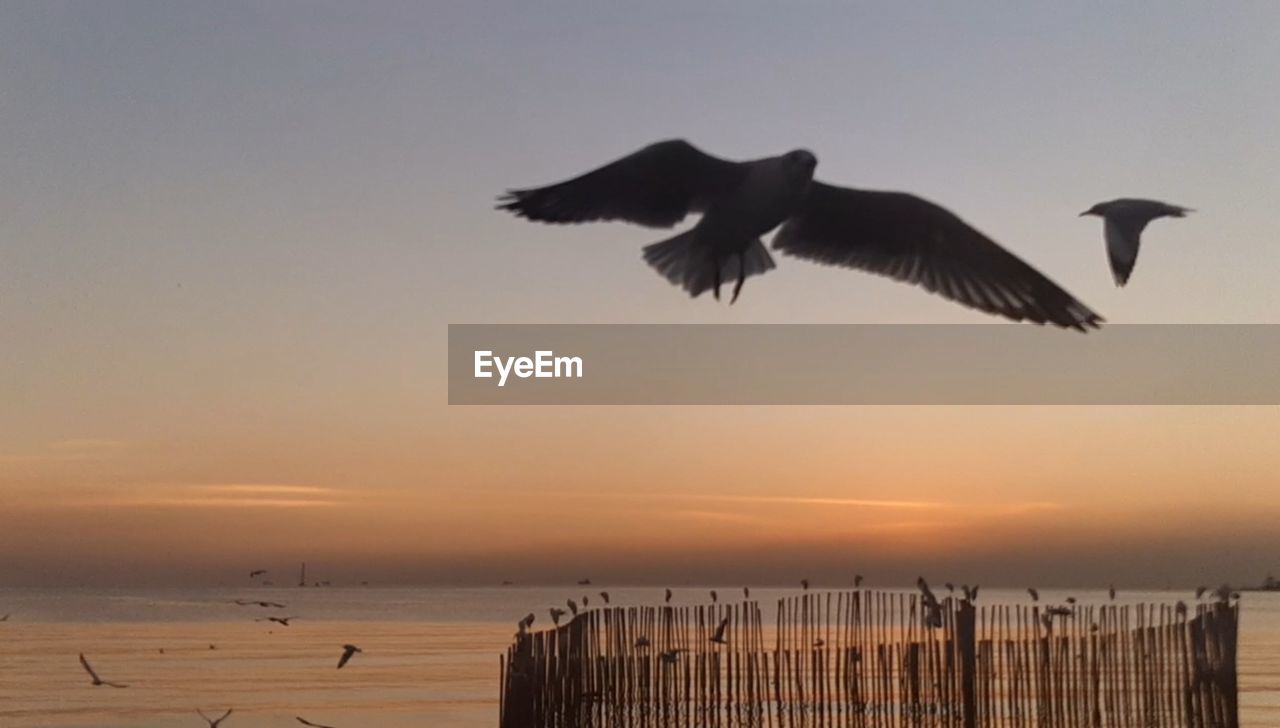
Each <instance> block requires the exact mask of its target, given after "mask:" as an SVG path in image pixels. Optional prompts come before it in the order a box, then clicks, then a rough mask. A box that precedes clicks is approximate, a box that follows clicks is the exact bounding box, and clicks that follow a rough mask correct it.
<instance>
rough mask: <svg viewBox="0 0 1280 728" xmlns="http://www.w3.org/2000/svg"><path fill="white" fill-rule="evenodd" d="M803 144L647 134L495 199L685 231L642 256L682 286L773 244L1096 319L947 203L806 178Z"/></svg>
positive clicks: (1039, 314)
mask: <svg viewBox="0 0 1280 728" xmlns="http://www.w3.org/2000/svg"><path fill="white" fill-rule="evenodd" d="M817 164H818V159H817V157H815V156H814V154H813V153H812V152H810V151H808V150H805V149H795V150H792V151H790V152H787V153H785V154H782V155H779V156H776V157H766V158H763V159H756V160H752V161H746V162H735V161H729V160H726V159H721V158H719V157H715V156H712V155H710V154H707V153H706V152H703V151H702V150H700V149H698V148H697V147H695V146H694V145H692V144H690V143H689V142H687V141H684V140H680V139H675V140H668V141H662V142H657V143H656V144H651V145H649V146H647V147H645V148H643V149H641V150H639V151H637V152H633V153H632V154H630V155H627V156H626V157H623V158H621V159H618V160H616V161H614V162H611V163H609V164H606V165H605V166H603V167H600V168H598V169H595V170H593V171H591V172H587V173H586V174H583V175H580V176H578V177H574V178H573V179H569V180H566V181H564V182H560V183H557V184H552V185H548V186H546V187H536V188H529V189H513V190H509V191H508V192H507V193H506V195H504V196H502V197H500V198H499V199H498V205H497V207H498V209H501V210H506V211H509V212H511V213H514V214H515V215H517V216H519V217H523V218H526V219H529V220H533V221H538V222H545V223H561V224H563V223H583V222H593V221H608V220H621V221H625V222H631V223H636V224H639V225H644V226H646V227H653V228H670V227H672V226H674V225H676V224H677V223H679V222H680V221H681V220H683V219H684V218H685V217H686V216H687V215H688V214H689V213H691V212H696V213H702V217H701V218H700V219H699V220H698V222H697V224H696V225H694V226H693V227H692V228H691V229H689V230H687V231H685V232H683V233H681V234H679V235H676V236H675V237H672V238H670V239H668V240H664V241H662V242H658V243H654V244H652V245H649V246H647V247H646V248H645V249H644V259H645V261H646V262H648V263H649V265H651V266H652V267H653V268H654V269H655V270H657V271H658V273H659V274H661V275H662V276H663V277H664V278H666V279H667V280H668V281H670V282H671V283H672V284H674V285H678V286H680V287H681V288H683V289H684V290H685V292H687V293H688V294H689V295H690V296H694V297H696V296H698V295H700V294H702V293H703V292H705V291H708V290H710V291H712V292H713V294H714V295H715V297H716V298H717V299H719V298H720V286H721V284H722V283H723V282H725V281H727V280H731V279H734V278H736V279H737V282H736V283H735V285H734V288H733V298H732V299H731V300H730V302H731V303H732V302H733V301H736V300H737V298H738V295H739V294H740V293H741V292H742V286H743V284H744V283H745V282H746V279H747V278H749V277H751V276H754V275H760V274H763V273H766V272H768V271H769V270H772V269H773V268H774V267H776V266H775V264H774V262H773V258H772V256H770V255H769V251H768V250H767V249H766V248H765V246H764V243H763V242H762V241H761V239H760V238H761V236H762V235H764V234H766V233H768V232H769V231H770V230H773V229H774V228H779V227H780V229H779V231H778V233H777V234H776V235H775V236H774V237H773V249H774V250H776V251H779V252H781V253H784V254H786V255H791V256H794V257H797V258H803V259H806V260H810V261H812V262H815V263H819V264H823V265H835V266H841V267H845V268H854V269H858V270H862V271H865V272H867V273H874V274H878V275H883V276H888V277H890V278H893V279H895V280H898V281H901V282H904V283H911V284H915V285H919V286H922V287H924V288H925V289H926V290H928V291H931V292H933V293H936V294H938V295H940V296H943V297H945V298H948V299H950V300H952V301H955V302H956V303H959V304H962V305H964V306H968V307H970V308H975V309H978V310H980V311H984V312H986V313H989V314H995V315H999V316H1004V317H1005V318H1009V319H1013V320H1015V321H1030V322H1034V323H1037V324H1045V323H1051V324H1054V325H1057V326H1062V327H1067V328H1072V329H1077V330H1080V331H1084V330H1086V329H1087V328H1088V327H1096V326H1098V324H1100V323H1101V322H1102V317H1100V316H1098V315H1097V314H1096V313H1094V312H1093V311H1091V310H1090V309H1089V308H1088V307H1087V306H1085V305H1084V304H1083V303H1081V302H1079V301H1077V300H1076V299H1075V298H1074V297H1073V296H1072V295H1071V294H1069V293H1067V292H1066V291H1065V290H1063V289H1062V288H1060V287H1059V286H1058V285H1057V284H1056V283H1054V282H1053V281H1051V280H1049V279H1048V278H1047V277H1045V276H1044V275H1043V274H1041V273H1040V272H1039V271H1037V270H1036V269H1035V268H1032V267H1031V266H1030V265H1028V264H1027V263H1025V262H1024V261H1023V260H1022V259H1020V258H1018V257H1017V256H1016V255H1014V254H1013V253H1010V252H1009V251H1007V250H1005V249H1004V248H1002V247H1001V246H1000V245H999V244H997V243H996V242H995V241H993V240H992V239H991V238H989V237H987V236H986V235H984V234H983V233H982V232H979V231H978V230H977V229H976V228H974V227H972V226H970V225H969V224H968V223H966V222H965V221H964V220H962V219H960V218H959V217H958V216H956V215H955V214H954V213H952V212H951V211H949V210H947V209H945V208H943V207H940V206H938V205H936V204H934V203H932V202H930V201H928V200H925V199H922V198H920V197H916V196H915V195H911V194H907V193H904V192H880V191H871V190H859V189H851V188H847V187H837V186H834V185H829V184H826V183H824V182H819V181H817V180H815V179H814V178H813V172H814V169H815V168H816V167H817Z"/></svg>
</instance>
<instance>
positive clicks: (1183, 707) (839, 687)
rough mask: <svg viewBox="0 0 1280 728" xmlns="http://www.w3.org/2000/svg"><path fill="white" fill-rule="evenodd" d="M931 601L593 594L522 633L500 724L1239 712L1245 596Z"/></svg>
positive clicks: (1196, 725) (1155, 719)
mask: <svg viewBox="0 0 1280 728" xmlns="http://www.w3.org/2000/svg"><path fill="white" fill-rule="evenodd" d="M934 604H935V605H936V606H934V607H930V606H927V605H926V603H925V601H924V599H922V598H921V596H920V595H919V594H907V593H895V592H875V591H856V592H840V593H806V594H804V595H801V596H796V597H792V598H788V599H783V600H781V601H780V602H779V603H778V608H777V612H776V618H775V619H774V620H772V622H773V623H772V624H769V625H766V624H765V621H764V619H763V618H762V613H761V610H760V608H759V605H758V604H757V603H755V602H745V603H739V604H718V605H717V604H712V605H702V606H679V607H670V606H662V607H606V608H602V609H592V610H588V611H584V612H583V613H582V614H580V615H578V616H577V617H576V618H574V619H573V620H572V621H570V622H568V623H567V624H565V625H562V626H560V627H558V628H556V629H552V630H546V631H540V632H530V633H527V634H521V635H517V637H516V640H515V643H514V644H513V645H512V646H511V647H510V648H509V649H508V650H507V653H506V655H504V656H503V657H502V659H501V660H500V663H501V665H500V667H501V680H502V699H501V707H500V716H501V717H500V721H501V727H502V728H552V727H555V728H562V727H563V728H572V727H575V726H583V727H587V726H591V727H601V728H603V727H605V726H610V727H617V728H632V727H635V728H643V727H648V726H654V727H658V726H662V727H669V728H694V727H698V728H701V727H703V726H707V727H716V728H720V727H724V728H729V727H731V726H734V727H736V726H760V727H762V728H764V727H767V728H773V727H774V726H777V728H800V727H804V728H809V727H814V728H817V727H825V726H866V727H869V728H888V727H889V726H912V727H920V728H923V727H925V726H964V727H965V728H970V727H973V726H998V727H1001V728H1004V727H1008V728H1017V727H1021V726H1035V727H1037V728H1041V727H1053V728H1058V727H1061V728H1076V727H1077V726H1124V727H1132V728H1138V727H1141V728H1147V727H1155V728H1164V727H1166V726H1168V727H1173V726H1180V727H1189V728H1218V727H1223V728H1236V727H1237V726H1238V718H1237V712H1238V711H1237V705H1236V697H1237V687H1236V644H1237V626H1238V620H1239V605H1238V603H1232V602H1228V601H1215V602H1203V603H1199V604H1194V605H1192V606H1191V607H1190V608H1189V609H1188V608H1186V607H1184V606H1182V605H1181V603H1179V605H1149V604H1142V605H1123V606H1122V605H1116V604H1106V605H1102V606H1078V607H1077V606H1065V605H1063V606H1055V607H1053V608H1052V611H1051V610H1050V608H1049V607H1048V606H1047V605H1043V604H1031V603H1028V604H1025V605H1001V604H997V605H990V606H987V605H978V604H975V603H972V602H969V601H965V600H957V599H951V598H948V599H945V600H942V601H941V602H940V603H938V602H934ZM726 620H727V622H726ZM722 622H725V629H724V634H723V641H722V642H716V641H712V639H711V638H712V636H714V635H715V633H716V631H717V628H718V627H719V626H720V624H721V623H722ZM766 642H768V644H766Z"/></svg>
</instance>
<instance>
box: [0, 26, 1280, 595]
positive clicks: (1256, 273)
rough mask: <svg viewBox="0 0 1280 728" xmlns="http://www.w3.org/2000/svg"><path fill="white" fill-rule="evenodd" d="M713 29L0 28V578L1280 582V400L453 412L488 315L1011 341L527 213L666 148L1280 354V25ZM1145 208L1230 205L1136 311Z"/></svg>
mask: <svg viewBox="0 0 1280 728" xmlns="http://www.w3.org/2000/svg"><path fill="white" fill-rule="evenodd" d="M685 5H686V4H685V3H677V2H664V3H651V4H644V6H643V7H641V6H639V5H637V6H634V7H630V8H622V9H620V8H612V7H606V6H605V5H603V4H598V3H589V2H585V1H584V2H576V3H566V2H558V3H551V4H549V5H546V6H544V5H540V6H539V7H538V9H537V10H536V11H535V10H534V9H533V8H532V6H526V4H524V3H515V2H501V3H497V2H495V3H394V4H393V3H380V4H373V5H372V6H369V7H366V6H364V5H361V6H359V7H358V8H357V7H356V6H353V5H350V4H346V3H300V2H275V3H267V4H259V3H231V2H228V3H217V4H208V3H168V2H116V3H92V4H89V3H72V2H65V3H64V2H47V3H6V4H3V5H0V160H2V162H3V169H4V173H3V175H0V341H2V342H4V343H3V346H0V556H2V558H0V585H27V584H38V585H44V584H48V585H64V584H65V585H81V584H94V585H108V586H109V585H129V584H139V583H148V584H151V583H155V584H207V583H228V582H232V581H235V580H238V579H241V578H242V574H243V572H244V571H246V570H247V569H249V568H270V569H272V570H273V571H276V572H280V571H287V572H288V573H292V570H293V569H294V568H295V567H296V564H297V562H298V561H302V560H306V561H307V562H308V563H309V564H311V565H312V566H311V568H312V569H313V573H315V574H316V575H317V578H332V579H334V580H338V581H341V580H355V579H371V580H375V581H377V582H379V583H441V584H455V583H459V584H460V583H467V584H488V583H494V582H495V581H498V580H501V579H515V580H520V581H531V582H556V581H566V580H570V579H576V578H580V576H581V575H583V574H591V575H593V576H594V578H595V579H596V581H598V582H601V583H603V582H608V581H615V582H634V583H649V582H658V581H666V580H677V581H683V582H695V581H703V582H705V581H712V582H718V581H721V580H723V581H726V582H729V583H740V582H742V581H750V580H754V582H755V583H761V584H765V583H792V582H793V581H794V578H793V577H794V575H796V574H797V573H800V572H804V573H805V574H807V575H809V576H811V577H812V578H814V579H815V580H816V581H819V582H820V583H821V582H823V581H825V582H827V583H847V581H848V580H849V579H850V578H851V574H852V573H855V572H861V573H864V574H868V575H871V576H874V577H877V578H879V579H880V580H881V581H883V582H888V583H907V582H908V581H910V580H912V579H914V577H915V575H916V574H917V573H921V572H923V573H929V574H934V575H936V576H937V578H938V579H944V578H953V579H954V580H955V581H963V580H981V581H983V582H984V583H989V584H992V585H995V584H1004V583H1013V584H1016V583H1019V582H1020V581H1021V580H1024V579H1025V578H1028V576H1029V575H1036V576H1037V577H1038V580H1039V582H1040V583H1044V584H1051V583H1056V584H1061V585H1088V584H1105V583H1107V582H1112V581H1114V582H1117V583H1124V584H1132V585H1142V586H1163V585H1166V584H1193V583H1198V582H1201V581H1209V580H1223V579H1230V580H1234V581H1236V582H1245V581H1251V580H1259V579H1261V577H1262V576H1264V575H1265V574H1266V572H1267V571H1268V570H1271V569H1275V570H1276V571H1277V572H1280V529H1278V528H1276V524H1277V523H1280V488H1277V484H1278V483H1280V448H1276V447H1275V443H1276V442H1278V441H1280V412H1277V411H1276V408H1274V407H1238V408H1228V407H1160V408H1154V407H1152V408H1137V407H1094V408H1088V407H1008V408H1000V407H967V408H945V407H899V408H893V407H880V408H873V407H822V408H804V407H684V408H680V407H631V408H625V407H619V408H609V407H594V408H593V407H560V408H556V407H532V408H517V407H505V408H504V407H474V408H466V407H449V406H448V405H447V404H446V379H445V363H446V351H445V346H446V327H447V325H448V324H449V323H486V322H500V323H535V322H555V323H586V322H590V323H613V322H616V323H647V322H655V323H686V322H689V323H691V322H698V323H851V322H893V323H917V322H936V323H977V322H987V321H988V319H987V318H985V317H983V316H981V315H980V314H976V313H974V312H972V311H969V310H967V309H964V308H961V307H959V306H956V305H955V304H952V303H949V302H946V301H944V300H942V299H940V298H937V297H935V296H930V295H927V294H925V293H923V292H921V291H919V290H916V289H913V288H910V287H907V286H903V285H901V284H896V283H891V282H888V281H885V280H883V279H880V278H876V277H873V276H868V275H864V274H860V273H854V272H849V271H843V270H834V269H827V268H821V267H817V266H813V265H811V264H807V263H803V262H799V261H797V260H795V259H782V258H780V259H779V268H778V269H777V270H775V271H772V272H770V273H769V274H768V275H767V276H764V277H761V278H759V279H753V280H752V281H751V282H750V283H749V284H748V286H747V288H746V290H745V292H744V294H743V298H742V299H741V300H740V301H739V302H738V303H737V304H735V305H734V306H733V307H729V306H727V305H724V304H717V303H715V302H714V301H713V300H710V299H709V298H707V297H702V298H699V299H696V300H690V299H689V298H687V297H686V296H685V295H684V294H682V293H681V292H680V291H678V290H677V289H674V288H673V287H671V286H669V285H668V284H667V283H666V282H665V281H663V280H662V279H660V278H659V277H658V276H656V275H655V274H654V273H653V271H652V270H650V269H649V268H648V267H647V266H645V265H644V264H643V262H642V260H641V258H640V248H641V246H643V245H644V244H646V243H650V242H654V241H656V240H658V239H661V238H663V237H665V234H664V231H656V230H647V229H643V228H639V227H634V226H626V225H620V224H619V225H594V226H580V227H576V228H562V227H552V226H538V225H532V224H529V223H527V222H524V221H520V220H517V219H515V218H514V217H511V216H509V215H503V214H500V213H498V212H495V211H494V210H493V209H492V205H493V200H494V198H495V196H496V195H498V194H499V193H501V192H502V191H503V190H505V189H506V188H508V187H521V186H530V185H537V184H543V183H548V182H553V181H558V180H560V179H563V178H566V177H569V176H572V175H575V174H578V173H580V172H582V171H585V170H587V169H590V168H591V167H593V166H597V165H599V164H601V163H604V162H607V161H611V160H612V159H615V158H617V157H619V156H621V155H623V154H626V153H628V152H630V151H633V150H634V149H636V148H639V147H640V146H643V145H644V144H647V143H649V142H652V141H655V140H658V139H663V138H668V137H685V138H688V139H689V140H691V141H693V142H694V143H695V144H698V145H699V146H700V147H702V148H703V149H705V150H707V151H709V152H711V153H714V154H719V155H722V156H726V157H730V158H750V157H754V156H766V155H772V154H777V153H780V152H782V151H785V150H787V149H790V148H793V147H799V146H803V147H806V148H809V149H812V150H814V151H815V152H816V154H817V156H818V159H819V163H818V169H817V176H818V177H819V178H821V179H824V180H827V181H831V182H835V183H840V184H848V185H853V186H861V187H869V188H885V189H906V190H910V191H912V192H915V193H918V194H921V195H924V196H926V197H928V198H930V199H933V200H935V201H938V202H940V203H943V204H945V205H946V206H948V207H949V208H951V209H953V210H955V211H956V212H958V213H959V214H960V215H961V216H962V217H964V218H965V219H966V220H968V221H969V222H971V223H973V224H974V225H976V226H977V227H978V228H980V229H982V230H983V231H984V232H986V233H988V234H990V235H991V236H992V237H993V238H995V239H996V240H998V241H1000V242H1002V243H1003V244H1004V245H1006V246H1007V247H1009V248H1010V249H1011V250H1013V251H1014V252H1016V253H1018V254H1019V255H1021V256H1023V257H1024V258H1025V259H1027V260H1028V261H1029V262H1031V263H1032V264H1033V265H1035V266H1036V267H1038V268H1039V269H1041V270H1043V271H1045V272H1046V273H1049V274H1050V275H1051V276H1052V277H1053V278H1054V279H1055V280H1057V281H1058V282H1059V283H1061V284H1062V285H1063V286H1064V287H1066V288H1067V289H1068V290H1070V291H1071V292H1072V293H1074V294H1075V295H1076V296H1078V297H1079V298H1080V299H1081V300H1083V301H1084V302H1085V303H1087V304H1088V305H1089V306H1091V307H1093V308H1095V309H1096V310H1098V311H1099V312H1100V313H1102V314H1103V315H1104V316H1106V317H1107V319H1108V321H1110V322H1115V323H1228V322H1230V323H1278V322H1280V289H1278V288H1277V285H1276V276H1277V271H1280V244H1277V240H1278V239H1280V218H1278V217H1277V215H1276V200H1277V199H1278V197H1280V195H1278V193H1280V184H1278V183H1277V181H1276V170H1277V169H1280V144H1277V143H1276V140H1275V130H1276V129H1277V128H1280V98H1277V96H1276V94H1275V93H1274V90H1273V86H1274V79H1275V78H1276V77H1277V75H1278V74H1280V5H1278V4H1276V3H1272V2H1235V3H1230V4H1227V5H1223V6H1208V5H1205V4H1203V3H1191V2H1185V3H1184V2H1159V3H1156V2H1152V3H1126V4H1124V5H1123V7H1117V6H1116V5H1114V4H1111V3H1101V2H1099V3H1070V4H1065V5H1063V4H1056V3H1048V2H1044V3H992V4H987V7H984V8H978V7H974V6H971V5H959V4H941V3H939V4H927V3H913V4H911V5H910V6H906V5H903V4H900V3H887V2H886V3H843V2H841V3H836V2H832V3H816V2H815V3H798V4H795V5H796V6H795V7H793V6H791V5H788V7H787V10H786V11H785V12H783V11H780V10H779V6H778V5H777V4H775V3H763V2H761V3H756V2H724V3H700V4H697V6H696V8H688V7H685ZM1119 196H1142V197H1152V198H1156V199H1162V200H1167V201H1169V202H1173V203H1177V204H1182V205H1186V206H1188V207H1192V208H1194V209H1195V210H1197V212H1195V213H1194V214H1192V215H1190V216H1189V217H1187V218H1186V219H1185V220H1177V221H1159V222H1156V223H1154V224H1153V225H1152V226H1151V227H1150V228H1149V229H1148V232H1147V233H1146V235H1145V238H1144V242H1145V245H1144V247H1143V252H1142V256H1141V258H1140V260H1139V263H1138V265H1137V269H1136V271H1135V273H1134V275H1133V279H1132V281H1131V282H1130V284H1129V286H1128V287H1126V288H1124V289H1116V288H1115V287H1114V286H1113V284H1112V282H1111V275H1110V273H1109V271H1108V270H1107V265H1106V259H1105V254H1104V250H1103V242H1102V231H1101V229H1100V228H1101V225H1100V223H1099V221H1098V220H1097V219H1096V218H1078V217H1077V214H1078V213H1079V212H1081V211H1083V210H1085V209H1087V208H1088V207H1089V206H1090V205H1092V204H1093V203H1095V202H1098V201H1101V200H1105V199H1110V198H1113V197H1119ZM1044 333H1045V335H1046V336H1072V335H1075V334H1067V333H1062V332H1057V331H1045V332H1044ZM1098 376H1099V377H1103V376H1105V372H1099V374H1098Z"/></svg>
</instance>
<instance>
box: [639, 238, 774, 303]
mask: <svg viewBox="0 0 1280 728" xmlns="http://www.w3.org/2000/svg"><path fill="white" fill-rule="evenodd" d="M697 233H698V230H697V228H694V229H692V230H689V231H687V232H683V233H681V234H679V235H677V236H675V237H673V238H669V239H667V240H663V241H662V242H659V243H654V244H652V245H647V246H645V248H644V259H645V261H646V262H647V263H648V264H649V265H651V266H653V269H654V270H656V271H658V273H660V274H661V275H662V277H663V278H666V279H667V280H668V281H670V282H671V283H672V284H673V285H677V286H680V287H681V288H683V289H684V290H685V291H687V292H688V294H689V295H690V296H693V297H695V298H696V297H697V296H698V295H699V294H701V293H703V292H705V291H708V290H711V289H713V288H715V286H716V267H717V265H716V261H715V258H714V254H713V251H712V249H711V247H710V246H708V245H699V244H698V238H697ZM740 266H742V268H741V271H740ZM775 267H777V266H776V265H775V264H774V262H773V258H772V256H770V255H769V251H768V249H766V248H765V247H764V243H763V242H761V241H760V239H759V238H757V239H756V240H754V241H752V242H751V244H750V245H749V246H747V249H746V251H745V252H743V253H742V260H741V261H739V259H738V256H737V255H730V256H728V257H727V258H726V259H724V260H721V261H720V262H719V268H720V284H721V285H722V286H724V285H729V286H732V285H734V282H735V281H737V280H738V276H739V273H740V272H742V273H744V274H745V275H744V277H745V278H750V277H751V276H753V275H759V274H761V273H765V272H767V271H769V270H772V269H773V268H775Z"/></svg>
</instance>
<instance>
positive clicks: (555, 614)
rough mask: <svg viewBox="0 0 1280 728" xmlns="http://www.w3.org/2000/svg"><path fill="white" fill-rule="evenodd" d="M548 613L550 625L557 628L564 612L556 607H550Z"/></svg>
mask: <svg viewBox="0 0 1280 728" xmlns="http://www.w3.org/2000/svg"><path fill="white" fill-rule="evenodd" d="M550 612H551V623H552V624H554V625H556V626H557V627H559V626H560V618H561V617H563V616H564V610H563V609H560V608H558V607H552V608H551V610H550Z"/></svg>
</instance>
